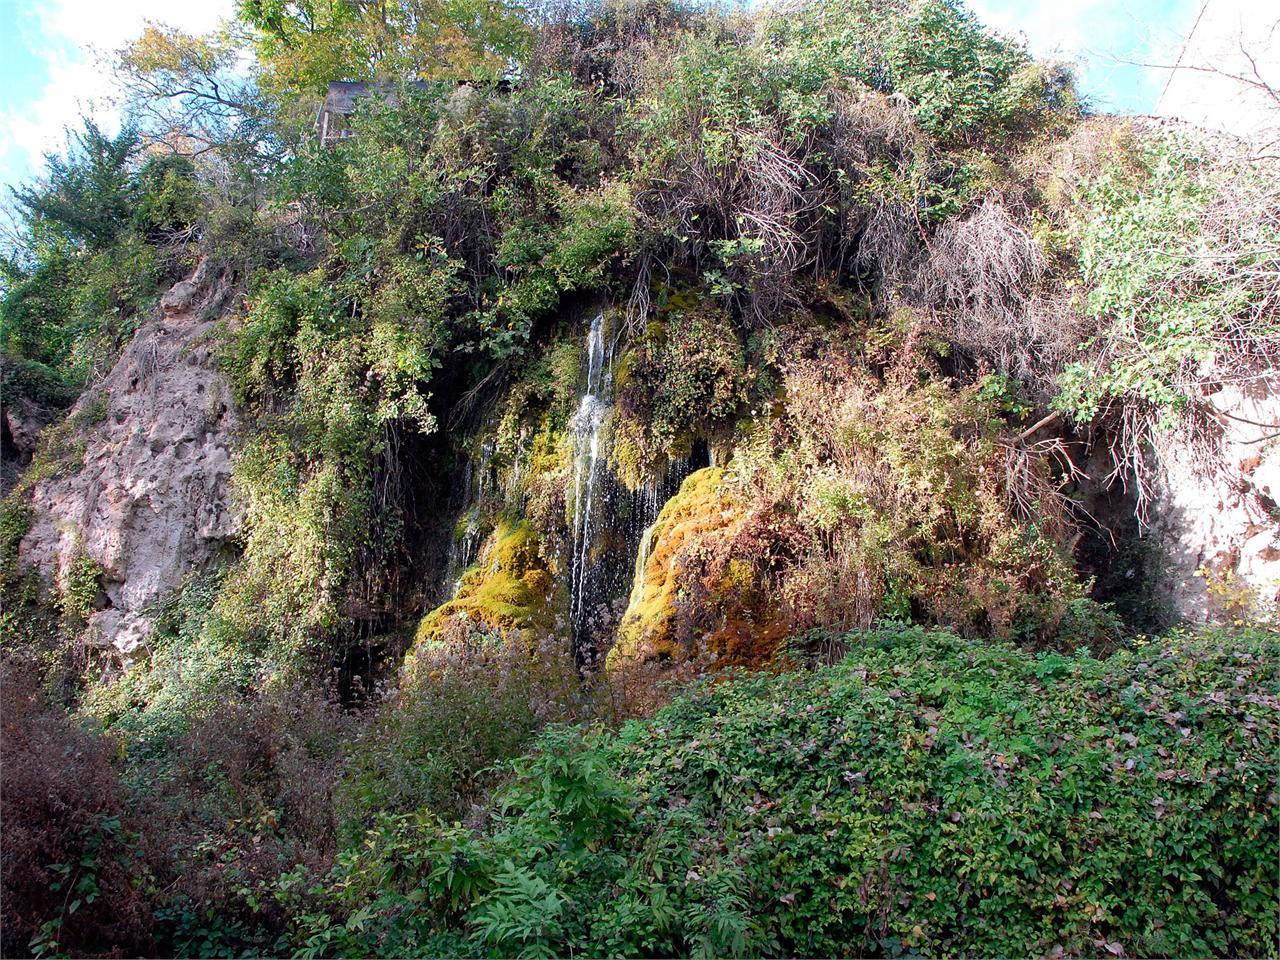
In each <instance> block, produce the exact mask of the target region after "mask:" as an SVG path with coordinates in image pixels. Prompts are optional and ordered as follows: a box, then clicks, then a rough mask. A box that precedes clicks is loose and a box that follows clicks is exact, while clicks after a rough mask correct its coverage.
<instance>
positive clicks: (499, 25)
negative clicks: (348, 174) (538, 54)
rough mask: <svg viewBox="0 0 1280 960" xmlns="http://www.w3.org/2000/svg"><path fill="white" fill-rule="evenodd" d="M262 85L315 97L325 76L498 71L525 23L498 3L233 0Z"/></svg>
mask: <svg viewBox="0 0 1280 960" xmlns="http://www.w3.org/2000/svg"><path fill="white" fill-rule="evenodd" d="M239 15H240V18H241V20H242V21H243V22H245V23H246V24H248V25H249V26H250V27H251V28H252V30H253V31H254V43H255V47H256V50H257V53H258V56H259V58H260V59H261V61H262V65H263V69H264V84H265V85H266V86H267V87H268V88H269V89H270V90H271V91H272V92H274V93H277V94H284V93H294V94H298V93H301V94H307V93H310V94H313V95H320V94H322V93H323V92H324V90H325V88H326V86H327V85H328V83H329V82H330V81H331V80H372V79H409V78H422V79H442V78H449V77H459V76H465V75H466V74H468V73H470V72H472V71H473V70H476V69H479V70H481V71H489V72H500V71H501V70H503V69H504V68H505V67H506V65H507V62H508V60H509V59H510V58H511V57H512V56H514V55H516V54H517V53H518V52H519V51H520V50H522V49H523V46H524V42H525V25H524V22H523V20H522V18H521V17H520V15H519V13H518V12H517V8H516V7H515V6H514V5H513V4H511V3H508V2H506V0H240V5H239Z"/></svg>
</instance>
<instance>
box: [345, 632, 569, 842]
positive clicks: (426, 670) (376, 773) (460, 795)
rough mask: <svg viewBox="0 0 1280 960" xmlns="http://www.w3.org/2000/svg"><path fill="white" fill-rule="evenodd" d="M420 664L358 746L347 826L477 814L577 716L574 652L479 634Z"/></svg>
mask: <svg viewBox="0 0 1280 960" xmlns="http://www.w3.org/2000/svg"><path fill="white" fill-rule="evenodd" d="M413 657H414V668H413V672H412V676H410V677H408V678H407V679H406V680H405V681H404V682H403V683H402V685H401V686H400V688H399V689H398V690H396V691H395V693H394V694H393V695H391V696H389V697H388V699H387V700H386V702H385V703H383V704H382V705H381V706H380V707H379V709H378V711H377V715H376V716H375V717H373V718H371V719H370V720H369V722H368V723H367V725H365V726H364V727H363V728H362V730H361V731H360V734H359V736H358V737H357V738H356V740H355V741H354V743H353V744H352V746H351V751H350V758H349V761H348V767H347V771H346V773H345V774H344V776H343V782H342V785H341V788H340V791H339V811H340V817H341V819H342V821H343V825H344V829H345V830H346V831H348V832H351V831H355V835H356V836H359V835H360V834H361V833H362V832H363V829H364V828H365V827H367V826H369V825H371V822H372V821H373V820H375V819H376V817H377V816H378V815H380V814H382V813H408V812H411V811H413V810H417V809H427V810H430V811H432V812H433V813H434V814H436V815H438V816H439V817H441V818H442V819H443V820H446V821H452V820H456V819H461V818H462V817H463V816H464V815H466V814H467V813H468V812H469V805H470V804H471V803H473V802H475V801H477V800H479V799H481V797H482V796H483V795H484V792H485V790H486V789H487V788H489V787H490V786H492V785H493V784H494V783H495V782H496V780H497V779H498V776H499V773H500V771H499V768H498V766H497V765H498V764H500V763H501V762H502V761H506V760H509V759H511V758H513V757H515V756H517V755H519V753H521V752H522V751H523V750H524V749H525V748H526V747H527V745H528V743H529V741H530V740H531V739H532V738H533V736H534V735H535V734H536V733H537V731H539V730H540V729H541V728H542V727H543V726H545V725H546V724H547V723H551V722H556V721H563V720H567V719H569V718H570V717H571V716H573V714H574V711H575V709H576V707H577V706H578V699H579V697H578V693H579V681H578V676H577V671H576V669H575V668H574V665H573V660H572V657H571V655H570V654H569V652H568V650H566V649H564V648H563V646H562V645H560V644H556V643H553V642H545V643H543V644H542V645H540V646H539V647H538V648H537V649H536V650H530V649H529V648H528V646H527V645H525V644H508V643H504V642H502V641H500V640H496V639H488V638H480V639H478V640H472V641H471V642H466V641H463V642H451V643H447V644H437V645H433V646H431V647H429V648H422V647H420V648H419V649H417V650H416V651H415V653H414V654H413Z"/></svg>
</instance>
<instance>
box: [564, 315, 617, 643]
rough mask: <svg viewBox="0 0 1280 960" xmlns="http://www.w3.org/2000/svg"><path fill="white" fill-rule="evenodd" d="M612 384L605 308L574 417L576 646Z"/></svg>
mask: <svg viewBox="0 0 1280 960" xmlns="http://www.w3.org/2000/svg"><path fill="white" fill-rule="evenodd" d="M612 387H613V356H612V351H611V350H610V349H609V348H608V345H607V344H606V342H605V335H604V314H603V312H602V313H598V314H596V316H595V319H593V320H592V321H591V329H590V331H589V332H588V333H587V382H586V389H585V391H584V393H583V395H582V400H581V401H580V403H579V405H578V411H577V413H575V414H574V416H573V420H572V421H571V423H570V430H571V432H572V433H573V436H574V448H575V450H574V463H573V561H572V566H571V567H570V591H569V594H570V600H569V622H570V626H571V628H572V630H573V637H574V643H575V646H577V647H579V648H581V647H582V645H583V643H582V642H583V640H585V639H586V638H587V635H588V614H589V612H590V609H589V608H590V605H591V604H592V603H593V602H594V600H595V599H596V598H595V596H594V595H595V593H596V590H595V589H594V587H595V586H596V584H595V582H594V581H595V579H596V575H597V573H598V570H599V567H600V563H599V559H598V558H597V557H594V556H593V555H592V549H591V548H592V544H593V543H594V541H595V538H596V535H597V534H598V533H599V531H600V530H601V527H602V523H601V521H602V519H603V518H602V517H601V516H598V515H597V514H600V513H601V511H600V509H599V508H600V506H601V502H600V498H599V496H598V494H599V492H600V485H601V479H602V474H603V472H604V470H603V468H604V460H603V458H602V457H601V449H600V442H601V436H600V434H601V430H602V428H603V427H604V422H605V416H606V414H607V413H608V410H609V404H610V402H611V399H612V397H611V393H612Z"/></svg>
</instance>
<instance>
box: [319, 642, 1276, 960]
mask: <svg viewBox="0 0 1280 960" xmlns="http://www.w3.org/2000/svg"><path fill="white" fill-rule="evenodd" d="M1278 639H1280V638H1277V637H1276V635H1274V634H1269V633H1265V632H1261V631H1252V632H1250V631H1246V632H1243V633H1239V634H1235V635H1232V634H1227V633H1216V634H1207V635H1193V634H1175V635H1171V636H1169V637H1166V638H1164V639H1154V640H1144V641H1140V642H1138V643H1137V644H1135V645H1134V646H1133V647H1132V649H1127V650H1123V651H1120V652H1118V653H1116V654H1114V655H1112V656H1111V657H1109V658H1107V659H1096V658H1094V657H1093V656H1091V655H1090V654H1088V653H1087V652H1082V653H1077V654H1069V655H1062V654H1057V653H1041V654H1030V653H1027V652H1024V651H1021V650H1018V649H1016V648H1013V647H1009V646H1006V645H1003V644H999V643H989V642H984V641H967V640H960V639H958V638H957V637H955V636H954V635H952V634H948V633H942V632H929V631H925V630H920V629H907V628H886V629H882V630H878V631H872V632H865V633H855V634H848V635H846V636H844V637H842V638H840V642H841V643H842V644H843V645H845V646H846V647H847V649H848V653H847V655H846V657H845V659H844V660H843V661H842V662H841V663H840V664H838V665H837V666H835V667H831V668H825V669H819V670H815V671H813V672H809V673H801V674H787V675H782V676H771V675H757V676H755V677H752V678H744V679H739V680H736V681H730V682H720V683H715V684H712V685H709V686H706V687H704V688H702V689H700V690H698V691H695V692H693V693H690V694H689V695H687V696H685V697H682V698H681V699H679V700H677V701H676V702H675V703H674V704H672V705H671V706H670V707H668V708H666V709H665V710H663V711H662V712H660V713H659V714H657V715H656V716H655V717H654V718H653V719H651V720H647V721H641V722H634V723H632V724H629V725H628V726H626V727H624V728H623V730H622V732H621V734H620V735H617V736H616V737H615V736H612V735H601V734H595V733H590V732H575V731H574V730H572V729H563V728H561V729H557V730H555V731H553V732H551V733H549V734H547V735H546V736H545V738H544V739H543V741H542V742H541V743H540V745H539V748H538V750H537V751H536V752H535V753H533V754H532V755H531V756H530V757H529V758H527V759H526V760H524V761H521V762H520V763H518V764H517V765H516V779H515V781H514V782H513V783H512V784H511V785H510V786H509V787H507V788H504V790H503V791H501V792H500V793H499V795H498V797H497V798H496V800H495V805H494V812H493V814H492V820H491V822H490V823H489V825H487V826H486V827H485V828H484V829H483V831H481V832H479V833H471V832H468V831H465V830H462V829H460V828H458V827H452V828H450V827H446V826H445V825H444V824H442V823H440V822H439V821H436V820H433V819H431V818H429V817H426V816H422V815H410V816H406V817H401V818H398V819H393V818H387V819H383V820H382V821H380V822H379V823H378V824H377V826H376V827H375V828H374V829H372V830H370V832H369V833H368V834H367V836H366V837H365V839H364V841H363V842H362V843H361V844H360V845H357V846H355V847H352V848H351V849H350V850H348V851H347V852H346V853H345V854H343V855H342V856H341V857H340V858H339V861H338V864H337V867H336V868H335V871H334V873H333V874H332V875H331V876H330V878H329V879H328V880H327V881H326V884H325V888H324V892H323V894H322V900H323V901H325V902H326V904H327V906H326V910H325V911H324V912H320V913H312V914H308V915H305V916H300V917H298V918H297V919H298V934H297V936H298V937H299V940H298V947H299V948H300V949H301V952H302V954H303V955H307V956H314V955H327V954H330V953H339V954H364V953H377V952H384V953H386V952H390V953H396V954H401V955H412V954H417V955H438V954H464V955H466V954H473V955H490V954H494V955H508V956H509V955H516V954H520V955H544V954H555V955H567V954H587V955H592V956H594V955H653V954H658V955H667V956H677V955H689V954H708V955H753V954H754V955H758V954H767V955H796V954H805V955H820V956H845V955H855V956H865V955H869V954H879V953H883V952H888V953H890V954H900V953H903V952H920V953H926V954H936V955H946V956H958V955H974V954H977V955H1000V956H1010V955H1014V956H1021V955H1044V954H1049V953H1053V952H1055V951H1062V952H1065V953H1067V954H1084V955H1107V954H1113V955H1117V956H1118V955H1122V954H1125V955H1139V956H1150V955H1156V956H1188V955H1194V956H1205V955H1219V956H1269V955H1271V954H1274V952H1275V951H1276V949H1277V937H1278V936H1280V932H1278V931H1277V918H1276V914H1275V902H1276V896H1277V888H1276V874H1275V865H1276V862H1277V856H1280V850H1278V849H1277V839H1276V838H1277V832H1276V815H1277V795H1276V790H1277V781H1276V769H1275V765H1274V758H1275V754H1276V750H1277V748H1278V747H1280V727H1278V726H1277V723H1276V715H1275V706H1276V702H1277V701H1276V697H1277V694H1278V693H1280V675H1278V674H1277V671H1276V650H1277V642H1278Z"/></svg>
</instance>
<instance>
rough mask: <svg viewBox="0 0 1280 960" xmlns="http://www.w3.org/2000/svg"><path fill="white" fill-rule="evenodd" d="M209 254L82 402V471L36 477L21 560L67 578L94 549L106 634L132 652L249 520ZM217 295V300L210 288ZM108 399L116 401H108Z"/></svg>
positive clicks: (97, 626)
mask: <svg viewBox="0 0 1280 960" xmlns="http://www.w3.org/2000/svg"><path fill="white" fill-rule="evenodd" d="M206 283H207V281H206V278H205V276H204V267H203V264H202V265H201V268H200V269H198V270H197V271H196V273H195V275H194V276H193V277H192V278H191V279H190V280H185V281H182V282H181V283H179V284H177V285H175V286H174V287H173V288H172V289H171V290H170V291H169V292H168V293H167V294H166V295H165V297H164V299H163V301H162V307H161V311H160V315H159V316H158V317H156V318H155V319H153V320H151V321H148V322H147V323H145V324H143V325H142V327H141V328H139V330H138V332H137V333H136V334H135V336H134V338H133V340H132V341H131V342H130V344H129V345H128V346H127V347H126V348H125V350H124V352H123V353H122V354H121V356H120V358H119V360H118V361H117V362H116V364H115V366H114V367H113V368H112V370H111V372H110V373H109V374H108V375H107V376H106V378H105V379H104V380H103V381H102V382H101V383H100V384H98V385H97V386H96V387H95V388H94V389H92V390H90V391H87V392H86V393H85V395H84V396H83V397H82V398H81V399H80V400H79V401H78V402H77V404H76V406H75V407H74V408H73V409H72V411H71V418H72V420H73V421H76V420H78V421H80V422H84V421H86V420H92V419H94V418H95V417H96V416H97V415H99V414H100V413H101V412H102V410H103V409H104V408H105V413H106V417H105V419H104V420H101V421H100V422H98V423H96V424H92V425H90V426H88V427H86V428H85V429H86V439H87V443H86V449H85V454H84V458H83V461H82V463H81V465H80V467H79V469H78V470H76V471H74V472H72V473H70V474H69V475H66V476H63V477H59V478H54V479H51V480H46V481H42V482H40V483H38V484H36V486H35V487H34V490H33V493H32V504H33V506H34V508H35V517H34V521H33V523H32V526H31V530H30V532H29V533H28V534H27V536H26V537H25V538H24V539H23V541H22V544H21V546H20V548H19V559H20V562H22V563H25V564H29V565H33V566H35V567H37V568H38V569H39V570H40V572H41V573H42V574H43V575H44V576H45V577H46V578H48V579H60V578H61V577H62V576H63V575H64V572H65V570H66V568H67V565H68V564H69V563H70V562H71V561H72V560H73V559H74V558H75V557H76V556H77V555H78V554H80V553H82V552H83V553H86V554H88V555H89V556H90V557H92V558H93V559H94V560H96V561H97V562H98V563H99V564H100V565H101V566H102V568H103V571H104V575H103V584H102V587H103V591H104V593H105V598H104V602H103V604H102V605H103V609H101V610H99V611H98V612H97V613H95V614H94V615H93V616H92V617H91V618H90V625H91V627H92V628H93V629H94V631H96V634H97V638H98V641H99V642H100V643H102V644H103V645H110V646H113V647H115V648H116V649H117V650H118V651H119V652H120V653H122V654H125V655H128V654H129V653H131V652H132V651H133V650H134V649H136V648H137V647H138V646H139V645H140V644H141V643H143V642H144V641H145V639H146V636H147V634H148V632H149V631H150V626H151V624H150V618H149V616H148V614H147V612H146V611H147V608H148V607H149V606H150V605H151V604H152V603H153V602H154V601H156V600H158V599H160V598H161V597H163V596H164V595H165V594H167V593H168V592H170V591H171V590H173V588H175V587H177V586H178V585H179V584H180V583H182V581H183V580H184V579H185V578H186V577H187V576H188V575H189V574H190V573H191V572H192V571H194V570H198V569H200V568H202V567H204V566H206V565H208V564H209V563H210V562H211V561H212V560H213V559H214V558H215V557H217V556H218V554H219V553H220V551H221V550H222V548H223V546H224V544H225V543H226V542H227V540H228V539H229V538H230V537H232V536H233V535H234V534H235V533H236V532H237V530H238V527H239V518H238V515H237V512H236V510H235V508H234V507H233V504H232V502H231V492H230V479H231V457H232V444H233V441H234V437H235V435H236V430H237V426H238V422H237V418H236V414H235V411H234V409H233V406H232V400H231V394H230V389H229V387H228V385H227V383H226V381H225V380H224V379H223V378H222V376H221V375H220V374H219V373H218V372H217V371H216V369H215V365H214V359H213V349H214V344H213V334H214V330H215V326H216V321H215V320H212V319H208V318H206V317H204V316H202V314H201V313H200V310H199V307H200V303H199V302H198V301H200V298H201V293H202V291H204V289H205V287H206ZM206 299H207V298H206ZM104 400H105V404H104V402H103V401H104Z"/></svg>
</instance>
